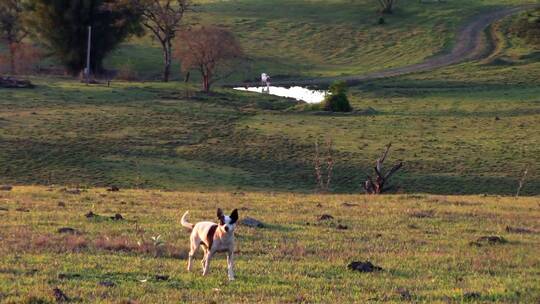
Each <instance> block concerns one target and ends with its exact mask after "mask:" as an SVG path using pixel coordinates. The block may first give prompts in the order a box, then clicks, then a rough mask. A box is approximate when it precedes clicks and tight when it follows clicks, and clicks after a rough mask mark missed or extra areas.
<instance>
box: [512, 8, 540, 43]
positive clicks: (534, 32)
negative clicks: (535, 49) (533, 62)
mask: <svg viewBox="0 0 540 304" xmlns="http://www.w3.org/2000/svg"><path fill="white" fill-rule="evenodd" d="M511 30H512V31H513V32H515V33H516V34H517V36H518V37H520V38H523V39H525V40H526V41H527V42H528V43H530V44H532V45H534V46H540V8H538V9H536V10H533V11H529V12H526V13H524V14H522V15H521V16H520V18H519V19H517V20H516V21H515V22H514V24H513V25H512V27H511Z"/></svg>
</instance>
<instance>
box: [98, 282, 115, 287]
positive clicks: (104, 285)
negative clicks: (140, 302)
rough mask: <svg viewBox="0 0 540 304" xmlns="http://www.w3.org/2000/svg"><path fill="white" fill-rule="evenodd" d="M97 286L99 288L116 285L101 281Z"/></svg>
mask: <svg viewBox="0 0 540 304" xmlns="http://www.w3.org/2000/svg"><path fill="white" fill-rule="evenodd" d="M99 285H100V286H103V287H114V286H116V284H115V283H114V282H112V281H101V282H99Z"/></svg>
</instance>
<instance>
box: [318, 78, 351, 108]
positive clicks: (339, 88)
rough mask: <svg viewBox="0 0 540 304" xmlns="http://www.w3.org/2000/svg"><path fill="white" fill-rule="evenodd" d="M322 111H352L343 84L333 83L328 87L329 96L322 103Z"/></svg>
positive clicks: (345, 87) (341, 82)
mask: <svg viewBox="0 0 540 304" xmlns="http://www.w3.org/2000/svg"><path fill="white" fill-rule="evenodd" d="M324 110H325V111H332V112H350V111H352V107H351V104H350V103H349V99H348V98H347V84H346V83H345V82H343V81H338V82H334V83H333V84H332V85H331V86H330V95H328V96H327V97H326V99H325V101H324Z"/></svg>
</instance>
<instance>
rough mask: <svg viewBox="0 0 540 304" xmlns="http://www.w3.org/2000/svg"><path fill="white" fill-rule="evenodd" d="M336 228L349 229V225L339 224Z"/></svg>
mask: <svg viewBox="0 0 540 304" xmlns="http://www.w3.org/2000/svg"><path fill="white" fill-rule="evenodd" d="M336 228H337V229H339V230H347V229H349V227H348V226H346V225H342V224H339V225H337V226H336Z"/></svg>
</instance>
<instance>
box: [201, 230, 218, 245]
mask: <svg viewBox="0 0 540 304" xmlns="http://www.w3.org/2000/svg"><path fill="white" fill-rule="evenodd" d="M217 227H218V225H212V226H211V227H210V229H208V234H207V235H206V240H204V243H205V245H206V246H207V248H208V250H210V249H212V243H213V242H214V234H216V230H217Z"/></svg>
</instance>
